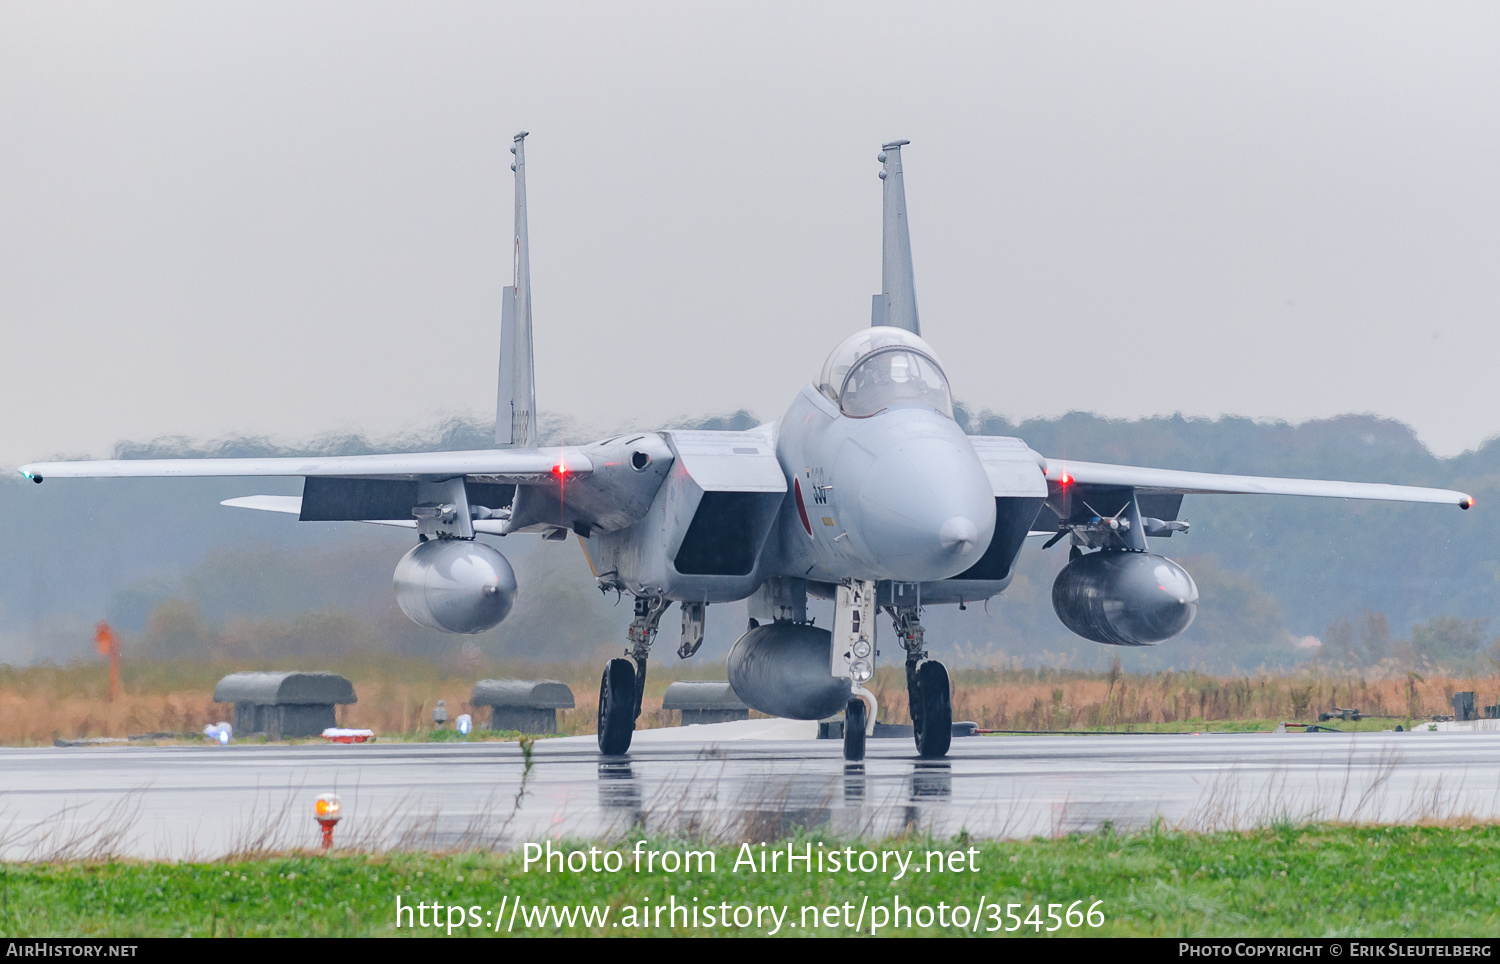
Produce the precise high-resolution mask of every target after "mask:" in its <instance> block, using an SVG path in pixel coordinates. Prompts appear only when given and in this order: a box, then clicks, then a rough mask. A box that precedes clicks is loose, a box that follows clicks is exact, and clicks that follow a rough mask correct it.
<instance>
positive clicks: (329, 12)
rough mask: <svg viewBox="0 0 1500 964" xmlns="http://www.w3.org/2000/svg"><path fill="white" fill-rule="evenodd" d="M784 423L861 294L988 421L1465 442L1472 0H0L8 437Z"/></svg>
mask: <svg viewBox="0 0 1500 964" xmlns="http://www.w3.org/2000/svg"><path fill="white" fill-rule="evenodd" d="M522 128H525V129H527V130H530V131H531V132H532V136H531V138H530V140H529V141H528V147H527V160H528V168H529V175H530V201H531V238H532V266H533V284H534V287H535V296H534V304H535V316H536V324H537V330H536V362H537V379H538V385H537V399H538V404H539V406H540V408H541V409H543V410H544V411H554V412H563V413H567V414H570V415H573V416H576V417H577V418H578V419H579V420H580V421H581V422H582V423H584V424H587V425H590V426H598V427H601V428H610V427H615V426H619V425H622V424H625V423H633V424H648V423H653V422H656V421H660V420H666V419H670V418H673V417H677V416H682V415H696V414H702V413H707V412H717V411H728V410H733V409H738V408H741V407H745V408H749V409H750V410H751V411H753V412H754V413H756V414H757V415H759V416H760V417H762V418H766V419H770V418H775V417H777V416H778V415H780V414H781V413H782V412H783V411H784V410H785V408H786V406H787V404H788V403H789V401H790V399H791V397H792V395H793V393H794V392H795V391H796V390H797V389H798V387H799V386H800V385H801V384H802V383H803V382H805V381H807V380H808V379H810V378H811V377H813V376H814V375H816V374H817V372H818V370H819V368H820V367H821V365H822V362H823V358H824V356H825V355H826V354H827V352H828V351H829V349H830V348H831V347H832V346H833V345H834V344H835V343H837V342H838V341H839V340H840V339H841V338H842V337H843V336H845V335H847V334H849V333H850V332H852V331H853V330H855V329H856V328H858V327H861V326H863V325H867V324H868V323H869V308H870V295H871V294H873V293H874V292H875V291H876V290H877V289H878V287H879V283H880V261H879V246H880V236H879V231H880V185H879V181H878V179H877V178H876V172H877V170H878V166H879V165H878V164H877V162H876V160H875V155H876V153H877V152H878V150H879V146H880V143H881V142H882V141H884V140H887V139H891V138H898V137H900V138H909V139H910V140H911V142H912V143H911V146H910V147H909V148H907V149H906V151H905V154H904V160H905V168H906V185H907V198H908V203H909V205H910V217H911V226H912V243H913V249H914V252H915V261H916V281H917V297H918V303H919V306H920V309H921V316H922V323H923V333H924V335H925V336H926V337H927V338H928V339H929V340H930V341H931V342H932V344H933V345H934V347H935V348H936V350H937V352H938V354H939V355H940V357H941V358H942V359H943V362H944V364H945V366H946V368H947V371H948V373H949V375H950V377H951V379H952V381H953V387H954V392H955V395H956V396H957V397H958V398H960V399H962V400H964V401H966V402H967V403H968V404H969V405H970V406H971V407H973V408H990V409H993V410H994V411H997V412H1001V413H1004V414H1006V415H1008V416H1011V417H1012V418H1019V417H1026V416H1033V415H1051V414H1058V413H1061V412H1064V411H1067V410H1070V409H1084V410H1090V411H1095V412H1099V413H1101V414H1104V415H1109V416H1116V417H1136V416H1143V415H1151V414H1164V413H1172V412H1182V413H1184V414H1187V415H1218V414H1222V413H1234V414H1242V415H1249V416H1255V417H1259V418H1282V419H1289V420H1296V421H1300V420H1303V419H1307V418H1313V417H1320V416H1328V415H1333V414H1338V413H1343V412H1374V413H1377V414H1380V415H1386V416H1391V417H1394V418H1398V419H1401V420H1403V421H1405V422H1408V423H1409V424H1411V425H1412V426H1414V427H1415V429H1416V430H1417V432H1418V434H1419V435H1420V437H1421V438H1422V439H1423V440H1424V441H1425V442H1426V443H1427V444H1428V445H1430V446H1431V447H1432V448H1433V449H1434V450H1435V451H1437V452H1439V453H1441V454H1453V453H1456V452H1458V451H1461V450H1463V449H1465V448H1469V447H1473V446H1475V445H1477V444H1478V443H1480V442H1481V441H1482V440H1484V439H1485V438H1487V437H1490V436H1492V435H1495V434H1497V433H1500V393H1497V391H1496V384H1497V380H1500V366H1497V361H1496V360H1497V359H1500V173H1497V172H1500V6H1497V5H1495V4H1482V3H1473V4H1459V3H1446V4H1444V3H1432V2H1422V3H1411V4H1405V5H1382V4H1371V3H1351V4H1332V3H1323V4H1314V3H1306V2H1297V3H1288V4H1272V3H1263V2H1257V3H1249V4H1229V3H1214V4H1203V3H1197V2H1192V3H1181V4H1144V3H1132V4H1118V3H1110V4H1098V5H1088V4H1055V3H1036V4H999V3H983V4H972V5H958V4H946V5H936V4H914V3H909V2H907V3H898V4H884V5H882V4H875V3H869V2H861V3H857V4H812V3H806V2H799V3H792V4H786V5H775V4H770V3H764V2H755V3H737V4H709V3H701V2H699V3H684V4H641V3H632V4H602V3H601V4H584V5H579V4H565V3H558V2H550V0H549V2H547V3H527V4H500V3H491V2H486V3H476V4H462V3H441V4H439V3H421V4H417V3H411V4H382V3H372V2H366V0H362V2H358V3H316V4H308V3H304V2H300V0H299V2H295V3H284V4H281V3H255V4H243V3H227V2H220V3H212V4H205V3H170V4H159V3H144V2H132V3H129V4H121V3H66V2H50V3H17V2H14V0H5V2H0V331H3V334H4V339H3V342H0V379H3V383H4V385H5V392H4V394H3V398H4V402H3V403H0V463H4V464H11V465H14V464H16V463H19V462H22V461H25V460H28V459H34V458H42V457H47V456H51V455H54V454H59V453H66V454H79V455H82V454H91V455H95V456H104V455H107V454H108V452H109V449H110V446H111V445H112V444H113V443H114V442H115V441H116V440H119V439H122V438H129V439H138V440H139V439H148V438H153V437H156V436H161V435H187V436H193V437H200V438H214V437H220V436H224V435H229V434H235V433H256V434H270V435H273V436H277V437H280V438H283V439H287V440H296V439H305V438H308V437H311V436H314V435H316V434H319V433H322V432H326V431H332V430H345V429H356V430H362V431H365V432H368V433H371V434H374V435H377V436H378V435H386V434H389V433H392V432H395V431H398V430H403V429H410V428H415V427H420V426H423V425H426V424H429V423H431V422H432V421H433V420H435V419H437V418H439V417H442V416H445V415H449V414H454V413H475V414H478V413H488V412H492V411H493V408H494V393H495V381H496V375H495V372H496V357H495V356H496V351H497V346H498V342H499V317H500V308H499V304H500V294H501V288H502V286H503V285H505V284H508V283H509V279H510V271H511V267H510V253H509V251H510V244H511V198H512V193H511V192H512V181H511V174H510V171H509V170H508V164H509V161H510V155H509V154H508V152H507V149H508V147H509V146H510V137H511V135H512V134H513V133H514V132H515V131H517V130H519V129H522Z"/></svg>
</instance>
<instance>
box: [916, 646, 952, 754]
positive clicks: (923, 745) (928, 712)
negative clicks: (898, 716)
mask: <svg viewBox="0 0 1500 964" xmlns="http://www.w3.org/2000/svg"><path fill="white" fill-rule="evenodd" d="M906 696H907V702H908V705H910V707H911V722H912V732H913V735H914V736H915V737H916V740H917V755H918V756H920V757H922V758H923V759H935V758H937V757H942V756H946V755H947V754H948V747H949V746H950V745H951V744H952V742H953V690H952V688H951V687H950V685H949V682H948V668H947V667H946V666H944V665H943V664H942V663H939V662H938V661H937V660H935V659H923V660H918V661H917V662H916V663H914V664H913V663H908V664H907V667H906Z"/></svg>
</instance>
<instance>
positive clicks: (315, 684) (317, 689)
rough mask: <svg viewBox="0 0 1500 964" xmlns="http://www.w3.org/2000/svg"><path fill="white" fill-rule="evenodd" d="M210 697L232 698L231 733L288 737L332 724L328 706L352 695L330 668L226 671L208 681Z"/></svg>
mask: <svg viewBox="0 0 1500 964" xmlns="http://www.w3.org/2000/svg"><path fill="white" fill-rule="evenodd" d="M214 702H215V703H233V704H234V720H233V721H232V722H233V726H234V732H235V734H236V735H237V736H239V735H243V736H251V735H254V734H264V735H265V736H266V738H267V739H270V740H289V739H297V738H300V737H308V736H317V735H318V734H319V733H322V732H323V731H324V730H325V729H327V728H328V727H330V726H337V725H338V719H337V712H336V711H335V709H334V707H335V706H338V705H341V704H348V703H355V702H358V697H356V696H355V695H354V685H353V684H352V683H350V682H349V681H348V680H347V679H345V678H344V677H342V676H339V675H337V674H336V673H231V674H230V675H228V676H226V677H224V678H223V679H221V680H219V684H218V685H217V686H215V687H214Z"/></svg>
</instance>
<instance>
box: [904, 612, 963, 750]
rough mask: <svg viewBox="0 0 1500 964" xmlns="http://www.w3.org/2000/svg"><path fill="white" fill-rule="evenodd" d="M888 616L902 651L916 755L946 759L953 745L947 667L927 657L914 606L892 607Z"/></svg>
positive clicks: (950, 689)
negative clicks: (890, 617)
mask: <svg viewBox="0 0 1500 964" xmlns="http://www.w3.org/2000/svg"><path fill="white" fill-rule="evenodd" d="M891 615H892V617H893V618H894V619H895V622H896V637H897V638H898V639H899V640H900V641H901V648H902V649H904V650H906V699H907V705H908V706H909V707H910V712H911V722H912V734H913V736H914V737H915V738H916V741H917V755H918V756H921V757H923V758H924V759H933V758H936V757H942V756H946V755H947V753H948V747H949V746H950V745H951V744H952V742H953V689H952V686H951V685H950V684H949V681H948V668H947V667H946V666H944V665H943V664H942V663H940V662H938V661H937V660H935V659H928V658H927V647H926V643H925V641H924V639H923V630H922V623H921V620H920V618H919V617H918V614H917V609H916V607H915V606H912V607H905V606H902V607H894V608H893V610H892V611H891Z"/></svg>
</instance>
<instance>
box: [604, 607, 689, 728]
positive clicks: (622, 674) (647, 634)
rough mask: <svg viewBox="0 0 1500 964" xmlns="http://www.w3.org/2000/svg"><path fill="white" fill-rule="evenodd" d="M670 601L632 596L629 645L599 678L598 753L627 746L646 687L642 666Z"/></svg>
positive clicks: (647, 658) (645, 661) (605, 668)
mask: <svg viewBox="0 0 1500 964" xmlns="http://www.w3.org/2000/svg"><path fill="white" fill-rule="evenodd" d="M671 604H672V601H671V600H670V599H665V598H663V597H661V596H657V595H651V596H637V597H635V619H633V620H631V622H630V648H629V649H627V650H626V651H625V657H616V658H615V659H612V660H610V661H609V664H608V665H606V666H605V667H604V678H603V679H601V680H600V681H599V752H600V753H603V754H606V755H608V756H618V755H620V754H621V753H624V752H625V751H626V750H628V749H630V738H631V737H632V736H634V735H635V721H636V720H637V719H638V718H639V717H640V715H641V696H642V694H643V693H644V692H645V690H646V666H647V663H648V661H649V660H650V658H651V643H652V642H653V641H654V640H655V639H656V627H657V625H658V624H659V623H660V622H661V615H662V613H664V612H666V610H667V607H668V606H670V605H671Z"/></svg>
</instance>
